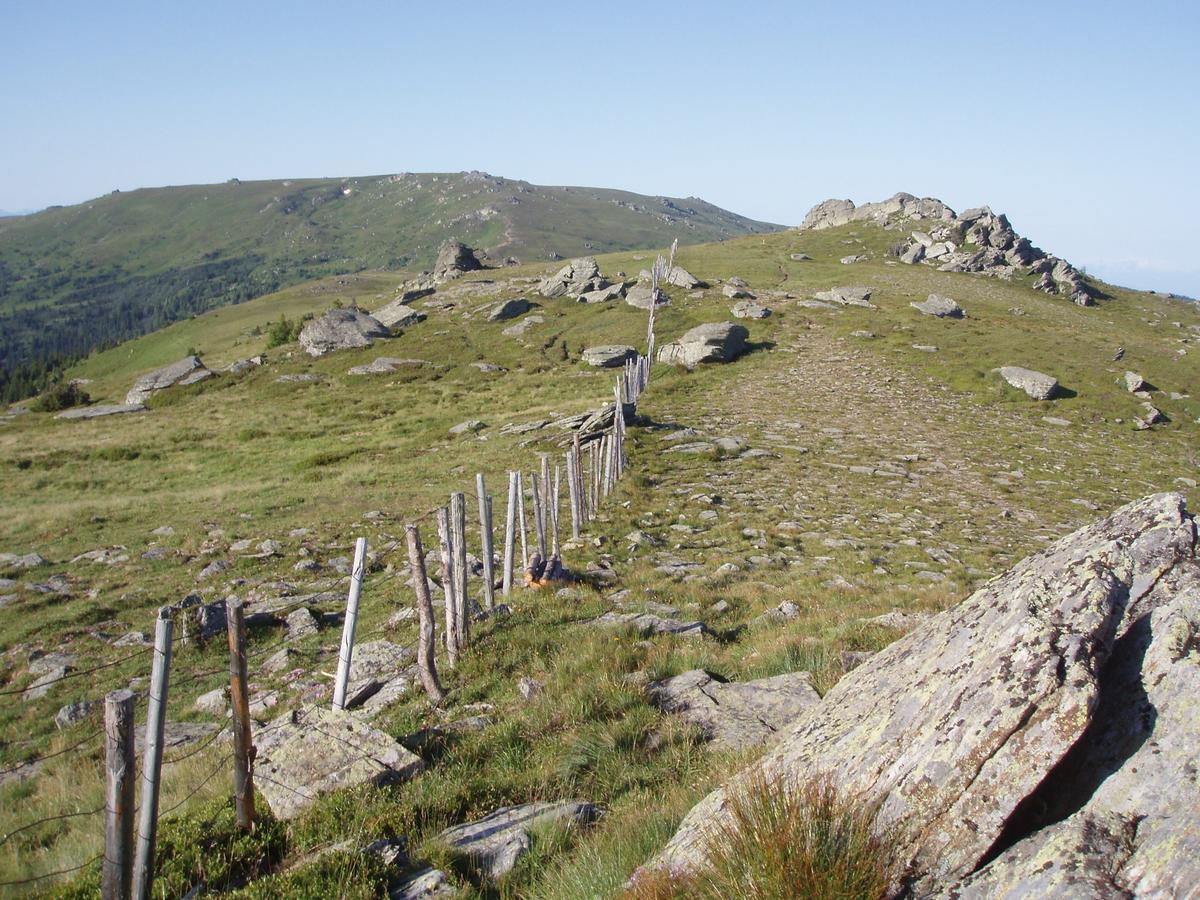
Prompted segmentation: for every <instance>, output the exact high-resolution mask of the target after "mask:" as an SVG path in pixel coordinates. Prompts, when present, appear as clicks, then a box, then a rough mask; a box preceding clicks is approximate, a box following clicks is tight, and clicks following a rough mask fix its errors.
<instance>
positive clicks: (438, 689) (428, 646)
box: [404, 525, 446, 703]
mask: <svg viewBox="0 0 1200 900" xmlns="http://www.w3.org/2000/svg"><path fill="white" fill-rule="evenodd" d="M404 536H405V538H406V539H407V541H408V569H409V571H410V572H411V573H412V582H413V591H414V593H415V594H416V596H417V622H418V638H417V675H418V677H419V678H420V679H421V686H422V687H423V688H425V694H426V696H428V697H429V699H430V701H431V702H433V703H441V702H442V701H443V700H444V699H446V692H445V691H443V690H442V685H441V683H440V682H439V681H438V676H437V663H436V662H435V661H434V658H433V656H434V653H433V630H434V629H433V600H432V599H431V598H430V596H429V575H428V573H427V572H426V571H425V552H424V550H422V548H421V532H420V531H419V530H418V529H417V526H416V525H405V526H404Z"/></svg>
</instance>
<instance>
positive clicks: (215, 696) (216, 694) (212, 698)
mask: <svg viewBox="0 0 1200 900" xmlns="http://www.w3.org/2000/svg"><path fill="white" fill-rule="evenodd" d="M228 692H229V689H228V688H223V687H219V688H213V689H212V690H211V691H209V692H208V693H205V694H201V695H200V696H199V697H197V698H196V702H195V703H193V704H192V708H193V709H195V710H196V711H197V712H202V713H208V714H209V715H213V716H224V715H225V713H226V711H227V710H228V709H229V698H228Z"/></svg>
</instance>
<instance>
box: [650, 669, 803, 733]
mask: <svg viewBox="0 0 1200 900" xmlns="http://www.w3.org/2000/svg"><path fill="white" fill-rule="evenodd" d="M647 692H648V693H649V695H650V699H651V700H653V701H654V703H655V704H656V705H657V706H658V707H659V708H660V709H662V710H663V711H664V712H668V713H673V714H675V715H678V716H680V717H681V718H682V719H684V720H685V721H687V722H691V723H692V724H694V725H697V726H699V727H700V729H701V730H702V731H703V732H704V734H705V736H706V737H707V738H708V739H709V740H710V741H712V743H713V744H714V745H716V746H718V747H721V748H723V749H734V750H745V749H747V748H749V747H754V746H759V745H762V744H763V743H765V742H768V741H771V740H773V739H774V738H775V737H776V735H777V734H778V733H779V732H780V731H781V730H782V729H783V728H784V727H785V726H787V725H788V724H790V723H791V722H793V721H795V720H796V718H797V717H798V716H800V715H801V714H802V713H803V712H805V711H806V710H808V709H809V708H811V707H813V706H816V705H817V704H818V703H820V702H821V696H820V695H819V694H818V693H817V692H816V691H815V690H814V689H813V686H812V680H811V678H810V676H809V674H808V673H807V672H789V673H787V674H785V675H776V676H775V677H773V678H760V679H758V680H757V681H736V682H723V681H719V680H717V679H716V678H714V677H713V676H712V675H710V674H708V673H707V672H705V671H703V670H702V669H693V670H692V671H690V672H684V673H683V674H682V675H676V676H675V677H674V678H667V679H665V680H663V681H656V682H654V683H653V684H651V685H650V686H649V687H648V688H647Z"/></svg>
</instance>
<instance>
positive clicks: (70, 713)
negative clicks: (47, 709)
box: [54, 700, 102, 729]
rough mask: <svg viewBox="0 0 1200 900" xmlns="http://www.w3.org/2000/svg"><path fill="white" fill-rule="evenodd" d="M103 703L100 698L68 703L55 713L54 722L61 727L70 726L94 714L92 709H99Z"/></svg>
mask: <svg viewBox="0 0 1200 900" xmlns="http://www.w3.org/2000/svg"><path fill="white" fill-rule="evenodd" d="M101 705H102V704H101V703H100V702H99V701H98V700H78V701H76V702H75V703H68V704H67V705H66V706H64V707H63V708H62V709H60V710H59V711H58V712H57V713H56V714H55V716H54V724H55V725H57V726H58V727H59V728H60V729H62V728H70V727H71V726H72V725H74V724H76V723H78V722H82V721H83V720H84V719H86V718H87V717H88V716H90V715H91V714H92V710H94V709H98V708H99V707H100V706H101Z"/></svg>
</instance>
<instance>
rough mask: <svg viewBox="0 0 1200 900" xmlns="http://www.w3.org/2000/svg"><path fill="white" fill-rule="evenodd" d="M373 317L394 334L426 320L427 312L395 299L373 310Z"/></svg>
mask: <svg viewBox="0 0 1200 900" xmlns="http://www.w3.org/2000/svg"><path fill="white" fill-rule="evenodd" d="M371 317H372V318H374V319H375V321H376V322H378V323H379V324H380V325H382V326H383V327H384V328H388V329H390V330H391V333H392V334H393V335H394V334H396V332H398V331H400V330H401V329H404V328H409V327H411V326H413V325H416V324H417V323H418V322H424V321H425V318H426V316H425V313H423V312H418V311H417V310H415V309H413V308H412V307H411V306H408V305H407V304H406V303H404V302H403V301H402V300H393V301H392V302H391V303H389V304H388V305H387V306H384V307H383V308H381V309H378V310H376V311H375V312H373V313H372V314H371Z"/></svg>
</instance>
